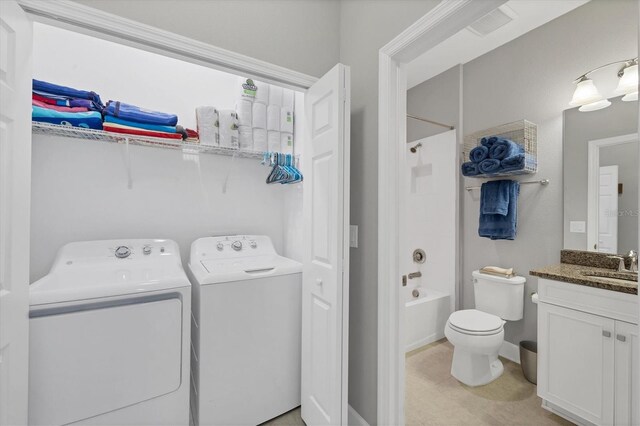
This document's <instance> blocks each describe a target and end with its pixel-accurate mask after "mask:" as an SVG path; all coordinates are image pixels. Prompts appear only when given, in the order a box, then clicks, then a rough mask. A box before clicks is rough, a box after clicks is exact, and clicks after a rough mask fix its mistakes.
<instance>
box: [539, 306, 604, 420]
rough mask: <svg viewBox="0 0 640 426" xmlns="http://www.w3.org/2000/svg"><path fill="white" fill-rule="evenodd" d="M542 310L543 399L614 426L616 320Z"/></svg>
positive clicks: (570, 311)
mask: <svg viewBox="0 0 640 426" xmlns="http://www.w3.org/2000/svg"><path fill="white" fill-rule="evenodd" d="M538 306H539V308H538V340H539V342H538V357H539V361H538V367H539V373H538V395H539V396H540V397H541V398H543V399H545V400H547V401H549V402H551V403H553V404H555V405H557V406H559V407H561V408H563V409H565V410H567V411H569V412H570V413H572V414H574V415H577V416H579V417H581V418H583V419H585V420H587V421H589V422H591V423H594V424H597V425H602V424H606V425H610V424H612V423H613V390H614V388H613V373H614V368H613V362H614V338H615V337H614V320H612V319H610V318H604V317H599V316H597V315H591V314H587V313H584V312H580V311H575V310H573V309H567V308H561V307H559V306H554V305H549V304H546V303H541V304H539V305H538Z"/></svg>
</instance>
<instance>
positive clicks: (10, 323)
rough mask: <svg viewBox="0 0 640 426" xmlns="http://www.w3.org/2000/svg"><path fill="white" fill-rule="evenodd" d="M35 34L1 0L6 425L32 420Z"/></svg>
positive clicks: (1, 383)
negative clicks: (31, 222)
mask: <svg viewBox="0 0 640 426" xmlns="http://www.w3.org/2000/svg"><path fill="white" fill-rule="evenodd" d="M31 38H32V26H31V21H30V20H29V19H28V18H27V15H26V14H25V13H24V12H23V11H22V9H21V8H20V6H18V4H17V3H16V2H15V1H13V0H10V1H0V102H1V104H0V105H1V107H0V425H19V424H26V423H27V401H28V367H29V365H28V364H29V352H28V350H29V348H28V346H29V317H28V315H29V220H30V213H29V207H30V197H31V195H30V192H31V43H32V41H31Z"/></svg>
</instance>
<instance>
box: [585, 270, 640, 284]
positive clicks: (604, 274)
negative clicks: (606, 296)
mask: <svg viewBox="0 0 640 426" xmlns="http://www.w3.org/2000/svg"><path fill="white" fill-rule="evenodd" d="M582 275H584V276H587V277H594V278H605V279H607V280H611V281H618V282H619V281H624V282H626V283H628V282H638V273H637V272H617V271H585V272H583V273H582Z"/></svg>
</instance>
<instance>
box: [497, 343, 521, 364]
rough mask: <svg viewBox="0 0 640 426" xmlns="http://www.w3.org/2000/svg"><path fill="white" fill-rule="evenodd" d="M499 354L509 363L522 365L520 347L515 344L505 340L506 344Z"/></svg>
mask: <svg viewBox="0 0 640 426" xmlns="http://www.w3.org/2000/svg"><path fill="white" fill-rule="evenodd" d="M499 354H500V356H501V357H503V358H506V359H508V360H509V361H513V362H515V363H516V364H520V348H519V347H518V345H514V344H513V343H511V342H507V341H506V340H505V341H504V342H502V346H501V347H500V352H499Z"/></svg>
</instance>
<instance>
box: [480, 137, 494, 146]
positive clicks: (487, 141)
mask: <svg viewBox="0 0 640 426" xmlns="http://www.w3.org/2000/svg"><path fill="white" fill-rule="evenodd" d="M496 140H498V138H497V137H495V136H485V137H483V138H482V139H480V145H482V146H486V147H487V148H491V146H492V145H493V144H494V143H495V142H496Z"/></svg>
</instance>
